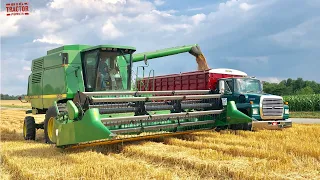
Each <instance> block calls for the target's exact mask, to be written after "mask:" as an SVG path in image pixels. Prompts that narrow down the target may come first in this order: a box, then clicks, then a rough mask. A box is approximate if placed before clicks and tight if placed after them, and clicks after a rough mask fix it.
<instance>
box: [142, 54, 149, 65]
mask: <svg viewBox="0 0 320 180" xmlns="http://www.w3.org/2000/svg"><path fill="white" fill-rule="evenodd" d="M143 61H144V64H145V65H148V59H147V56H146V55H144V60H143Z"/></svg>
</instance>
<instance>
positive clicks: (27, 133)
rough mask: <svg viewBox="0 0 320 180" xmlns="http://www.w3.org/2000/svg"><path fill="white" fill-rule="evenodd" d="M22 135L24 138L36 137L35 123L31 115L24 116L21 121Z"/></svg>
mask: <svg viewBox="0 0 320 180" xmlns="http://www.w3.org/2000/svg"><path fill="white" fill-rule="evenodd" d="M23 137H24V139H25V140H35V139H36V123H35V121H34V118H33V117H32V116H26V117H25V118H24V123H23Z"/></svg>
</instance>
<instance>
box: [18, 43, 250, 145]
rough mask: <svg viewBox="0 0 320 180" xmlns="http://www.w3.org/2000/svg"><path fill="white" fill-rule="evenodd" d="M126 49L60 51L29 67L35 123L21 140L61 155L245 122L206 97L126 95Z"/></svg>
mask: <svg viewBox="0 0 320 180" xmlns="http://www.w3.org/2000/svg"><path fill="white" fill-rule="evenodd" d="M134 51H135V49H134V48H133V47H126V46H113V45H101V46H94V47H91V46H86V45H67V46H62V47H59V48H56V49H53V50H50V51H48V53H47V55H46V56H44V57H41V58H38V59H35V60H33V62H32V73H31V75H30V76H29V81H28V93H27V96H26V99H27V100H28V101H30V102H31V105H32V110H31V111H28V113H30V112H32V113H33V114H45V119H44V121H43V122H41V123H36V122H35V120H34V118H33V117H32V116H27V117H26V118H25V121H24V128H23V131H24V133H23V134H24V138H25V139H26V140H35V137H36V129H44V133H45V142H46V143H50V144H55V145H56V146H57V147H61V148H74V147H82V146H90V145H99V144H111V143H118V142H124V141H132V140H139V139H148V138H155V137H161V136H168V135H175V134H185V133H190V132H194V131H200V130H208V129H214V128H215V127H217V126H223V125H230V124H241V123H248V122H251V118H249V117H248V116H246V115H244V114H243V113H241V112H240V111H238V110H237V108H236V106H235V103H234V102H233V101H230V102H228V103H227V104H224V103H222V101H221V97H220V96H221V95H220V94H213V93H212V92H211V91H210V90H181V91H131V71H132V62H133V58H132V54H133V53H134Z"/></svg>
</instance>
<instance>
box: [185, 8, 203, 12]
mask: <svg viewBox="0 0 320 180" xmlns="http://www.w3.org/2000/svg"><path fill="white" fill-rule="evenodd" d="M202 9H204V8H203V7H197V8H188V9H187V11H200V10H202Z"/></svg>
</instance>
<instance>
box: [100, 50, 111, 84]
mask: <svg viewBox="0 0 320 180" xmlns="http://www.w3.org/2000/svg"><path fill="white" fill-rule="evenodd" d="M107 60H108V58H107V57H103V56H101V58H100V61H99V63H100V64H99V76H100V88H101V89H102V90H106V89H107V82H108V81H109V79H110V76H109V67H108V64H107V63H108V62H107Z"/></svg>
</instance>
